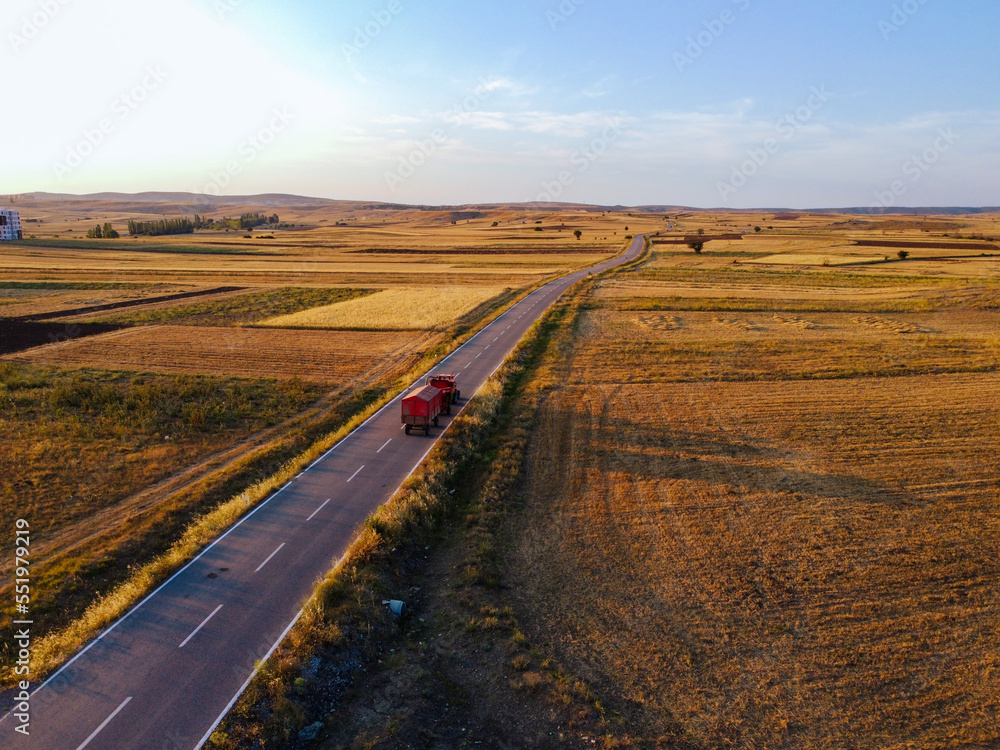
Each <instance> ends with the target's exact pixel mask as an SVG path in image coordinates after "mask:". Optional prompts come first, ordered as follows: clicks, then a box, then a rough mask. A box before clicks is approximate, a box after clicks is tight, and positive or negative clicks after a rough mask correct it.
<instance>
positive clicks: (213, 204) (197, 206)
mask: <svg viewBox="0 0 1000 750" xmlns="http://www.w3.org/2000/svg"><path fill="white" fill-rule="evenodd" d="M32 200H33V201H45V202H48V201H52V202H57V201H63V202H70V201H88V202H92V203H94V202H102V203H116V204H133V205H134V204H160V205H163V204H168V205H170V206H171V207H172V208H176V209H177V210H179V211H187V212H189V213H206V212H210V211H214V210H218V209H222V208H226V207H229V206H246V205H255V206H259V207H261V208H302V209H309V208H343V209H349V210H355V211H587V212H617V213H628V212H632V213H653V214H671V213H681V212H686V213H713V212H723V211H725V212H729V213H755V214H759V213H802V214H810V213H811V214H849V215H864V216H870V215H873V214H874V215H879V214H903V215H911V216H912V215H923V214H938V215H942V214H944V215H960V214H981V213H996V212H1000V207H998V206H986V207H984V206H926V207H893V208H891V209H885V210H873V209H871V208H864V207H850V208H809V209H790V208H752V209H750V208H748V209H740V208H721V207H717V208H695V207H693V206H677V205H647V206H623V205H614V206H603V205H597V204H586V203H541V202H522V203H517V202H510V203H476V204H471V203H467V204H462V205H449V206H432V205H409V204H402V203H383V202H380V201H356V200H335V199H332V198H313V197H308V196H302V195H291V194H286V193H264V194H261V195H221V196H216V195H205V194H200V193H184V192H146V193H91V194H89V195H74V194H71V193H45V192H39V193H25V194H21V195H0V202H9V203H12V204H17V203H19V202H23V201H32Z"/></svg>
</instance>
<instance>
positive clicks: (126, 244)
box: [5, 239, 282, 255]
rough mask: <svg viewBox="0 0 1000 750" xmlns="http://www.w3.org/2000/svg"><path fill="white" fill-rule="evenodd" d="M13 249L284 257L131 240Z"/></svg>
mask: <svg viewBox="0 0 1000 750" xmlns="http://www.w3.org/2000/svg"><path fill="white" fill-rule="evenodd" d="M5 244H6V245H8V246H11V247H32V248H45V249H49V250H115V251H117V252H124V253H179V254H182V255H282V253H278V252H274V251H273V250H258V249H256V248H252V247H246V246H245V245H212V246H208V245H153V244H146V243H141V242H134V241H129V240H62V239H45V240H15V241H12V242H7V243H5Z"/></svg>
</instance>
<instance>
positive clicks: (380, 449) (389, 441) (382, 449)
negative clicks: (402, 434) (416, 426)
mask: <svg viewBox="0 0 1000 750" xmlns="http://www.w3.org/2000/svg"><path fill="white" fill-rule="evenodd" d="M403 427H404V428H405V427H406V425H403ZM391 442H392V438H389V439H388V440H386V441H385V445H383V446H382V447H381V448H379V449H378V450H377V451H375V452H376V453H381V452H382V451H384V450H385V446H386V445H388V444H389V443H391Z"/></svg>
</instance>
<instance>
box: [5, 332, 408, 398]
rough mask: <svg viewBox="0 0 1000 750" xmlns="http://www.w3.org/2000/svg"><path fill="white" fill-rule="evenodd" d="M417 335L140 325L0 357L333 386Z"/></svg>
mask: <svg viewBox="0 0 1000 750" xmlns="http://www.w3.org/2000/svg"><path fill="white" fill-rule="evenodd" d="M425 338H426V337H425V336H421V335H419V334H417V333H391V332H372V333H365V334H360V333H351V332H347V331H337V332H334V331H286V330H276V329H262V328H210V327H199V328H196V327H191V326H169V325H164V326H148V327H143V328H131V329H126V330H123V331H117V332H114V333H110V334H104V335H99V336H92V337H90V338H87V339H85V340H76V341H68V342H65V343H58V344H52V345H49V346H44V347H39V348H36V349H31V350H29V351H27V352H22V353H20V354H14V355H9V356H8V357H6V359H12V360H20V361H26V362H31V363H33V364H45V365H54V366H57V367H63V368H82V367H93V368H100V369H108V370H127V371H138V372H162V373H192V374H204V375H219V376H225V377H242V378H299V379H301V380H304V381H307V382H314V383H323V384H330V385H333V384H338V383H343V382H344V381H346V380H349V379H351V378H355V377H357V376H359V375H361V374H362V373H363V372H365V371H366V370H368V369H370V368H372V367H374V366H375V365H377V364H378V363H379V362H380V361H381V360H383V359H385V358H386V357H388V356H390V355H392V356H393V357H395V358H397V359H398V358H403V357H407V356H409V355H412V354H414V353H415V352H416V350H417V348H418V347H419V345H420V344H421V342H423V341H424V340H425Z"/></svg>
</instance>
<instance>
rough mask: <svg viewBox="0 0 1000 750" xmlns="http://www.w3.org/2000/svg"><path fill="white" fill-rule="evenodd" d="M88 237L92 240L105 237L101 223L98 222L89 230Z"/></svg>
mask: <svg viewBox="0 0 1000 750" xmlns="http://www.w3.org/2000/svg"><path fill="white" fill-rule="evenodd" d="M87 238H88V239H91V240H100V239H103V238H104V232H102V231H101V225H100V224H98V225H97V226H96V227H94V228H93V229H88V230H87Z"/></svg>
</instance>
